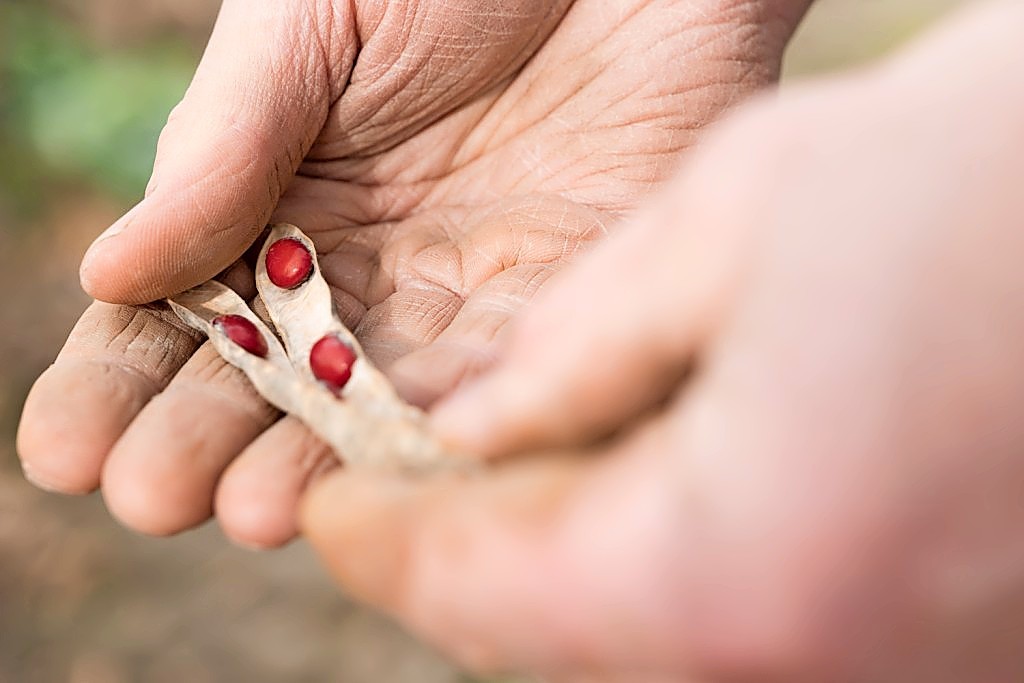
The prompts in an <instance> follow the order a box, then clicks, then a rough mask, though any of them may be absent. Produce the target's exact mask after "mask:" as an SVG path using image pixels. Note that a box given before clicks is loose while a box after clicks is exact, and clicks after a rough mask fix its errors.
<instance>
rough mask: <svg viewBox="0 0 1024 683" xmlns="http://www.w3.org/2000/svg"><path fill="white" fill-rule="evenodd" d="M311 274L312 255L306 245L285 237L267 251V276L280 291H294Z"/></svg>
mask: <svg viewBox="0 0 1024 683" xmlns="http://www.w3.org/2000/svg"><path fill="white" fill-rule="evenodd" d="M312 274H313V255H312V254H310V253H309V249H306V245H305V244H303V243H302V242H300V241H299V240H297V239H294V238H292V237H286V238H284V239H281V240H278V241H276V242H274V243H273V244H271V245H270V248H269V249H267V276H268V277H269V278H270V281H271V282H273V283H274V284H275V285H277V286H278V287H280V288H281V289H295V288H296V287H298V286H299V285H301V284H302V283H303V282H305V281H306V280H308V279H309V276H310V275H312Z"/></svg>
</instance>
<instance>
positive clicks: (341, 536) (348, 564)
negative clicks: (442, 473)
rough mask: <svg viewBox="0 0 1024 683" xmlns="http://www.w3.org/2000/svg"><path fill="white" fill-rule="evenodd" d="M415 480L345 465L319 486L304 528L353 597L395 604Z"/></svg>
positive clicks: (309, 499)
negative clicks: (351, 468)
mask: <svg viewBox="0 0 1024 683" xmlns="http://www.w3.org/2000/svg"><path fill="white" fill-rule="evenodd" d="M413 491H414V485H413V484H412V483H410V482H408V481H405V480H401V479H398V478H396V477H389V476H383V475H375V474H368V473H366V474H363V473H360V474H353V473H352V472H350V471H345V470H340V471H338V472H337V473H335V474H332V475H330V476H328V477H325V478H324V480H323V481H321V482H320V483H318V484H316V485H315V486H313V488H312V489H311V490H310V491H309V493H308V494H307V495H306V498H305V500H304V501H303V503H302V507H301V515H300V518H301V528H302V530H303V533H304V534H305V535H306V537H307V538H308V539H309V541H310V543H311V544H312V545H313V547H314V548H315V549H316V551H317V552H318V553H319V554H320V555H321V557H322V558H323V560H324V562H325V564H326V565H327V566H328V568H329V569H330V571H331V573H332V574H333V575H334V576H335V577H336V578H337V580H338V581H339V582H340V583H341V584H342V586H343V587H344V588H345V589H346V591H347V592H348V594H349V595H351V596H352V597H354V598H356V599H359V600H362V601H365V602H369V603H372V604H375V605H378V606H380V607H382V608H385V609H388V608H393V607H394V606H395V605H396V604H397V601H399V600H401V595H400V591H399V590H398V589H399V587H400V586H401V585H402V577H403V576H404V575H405V572H406V570H407V566H406V565H407V563H406V562H405V559H404V558H405V556H406V552H407V550H406V549H407V544H408V542H409V538H408V535H409V534H408V529H407V526H408V524H407V514H408V509H409V501H410V498H411V496H412V492H413Z"/></svg>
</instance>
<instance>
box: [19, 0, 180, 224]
mask: <svg viewBox="0 0 1024 683" xmlns="http://www.w3.org/2000/svg"><path fill="white" fill-rule="evenodd" d="M194 59H195V57H194V55H192V54H191V52H189V51H188V49H187V48H185V47H184V46H183V45H181V44H179V43H174V42H169V41H160V42H157V43H156V44H152V45H149V46H147V47H146V49H145V50H144V51H140V50H113V51H112V50H109V49H108V50H101V49H99V48H97V47H96V46H93V45H90V44H89V43H88V41H86V40H85V39H84V38H83V37H82V35H81V34H80V33H79V32H76V31H75V29H74V28H73V27H72V26H70V25H69V24H67V23H66V22H65V21H62V20H61V19H60V18H59V17H58V16H57V15H56V14H55V13H53V11H52V10H48V9H47V7H46V5H45V4H40V3H38V2H28V1H25V2H21V1H17V0H4V1H3V2H2V3H0V203H2V204H4V205H6V206H8V207H9V208H11V209H13V210H17V211H19V212H29V213H32V212H34V211H35V210H38V209H40V208H41V207H42V206H44V204H45V202H46V201H48V200H49V199H50V197H49V196H48V195H49V194H50V190H52V189H55V188H59V187H61V186H68V185H78V184H83V183H87V184H90V185H93V186H95V187H96V189H98V190H100V191H103V192H106V193H108V194H110V195H112V196H113V197H114V198H115V199H117V200H127V199H130V198H132V197H135V196H138V195H139V194H141V192H142V189H143V187H144V186H145V182H146V178H147V177H148V175H149V171H150V169H151V167H152V163H153V156H154V153H155V149H156V138H157V135H158V134H159V131H160V128H161V127H162V125H163V123H164V121H165V120H166V118H167V114H168V112H169V111H170V109H171V107H172V106H173V105H174V103H175V102H176V101H177V100H178V99H179V98H180V97H181V95H182V93H183V92H184V90H185V87H186V86H187V85H188V79H189V76H190V74H191V73H192V70H193V68H194Z"/></svg>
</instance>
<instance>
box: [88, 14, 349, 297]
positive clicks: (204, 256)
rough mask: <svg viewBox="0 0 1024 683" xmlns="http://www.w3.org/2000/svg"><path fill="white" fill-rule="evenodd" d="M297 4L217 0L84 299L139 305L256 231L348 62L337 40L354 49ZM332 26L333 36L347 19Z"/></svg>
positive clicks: (91, 256) (243, 244)
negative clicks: (146, 175)
mask: <svg viewBox="0 0 1024 683" xmlns="http://www.w3.org/2000/svg"><path fill="white" fill-rule="evenodd" d="M340 4H342V5H345V4H346V3H340ZM298 6H299V4H297V3H277V2H270V1H265V0H260V1H258V2H251V1H250V0H225V2H224V4H223V6H222V8H221V13H220V16H219V17H218V19H217V24H216V26H215V28H214V31H213V35H212V36H211V38H210V42H209V45H208V46H207V49H206V53H205V55H204V56H203V59H202V62H201V63H200V65H199V68H198V70H197V72H196V75H195V78H194V79H193V81H192V84H191V85H190V86H189V89H188V92H187V93H186V95H185V98H184V100H183V101H182V102H181V103H180V104H179V105H178V106H177V107H176V108H175V110H174V112H173V113H172V115H171V117H170V120H169V121H168V124H167V126H166V127H165V129H164V131H163V132H162V134H161V136H160V143H159V145H158V149H157V161H156V165H155V168H154V172H153V177H152V179H151V180H150V183H149V187H148V189H147V191H146V197H145V199H143V201H142V202H141V203H140V204H139V205H137V206H136V207H135V208H134V209H132V210H131V211H129V212H128V213H127V214H126V215H125V216H123V217H122V218H121V219H120V220H118V221H117V222H116V223H115V224H114V225H113V226H111V227H110V228H108V229H107V230H106V232H104V233H103V234H102V235H101V236H100V237H99V238H98V239H97V240H96V241H95V242H94V243H93V245H92V246H91V247H90V249H89V251H88V252H87V253H86V255H85V258H84V260H83V262H82V268H81V280H82V286H83V288H84V289H85V290H86V291H87V292H88V293H89V294H90V295H92V296H93V297H95V298H97V299H100V300H103V301H108V302H113V303H144V302H147V301H152V300H155V299H158V298H161V297H164V296H168V295H171V294H175V293H177V292H180V291H183V290H185V289H188V288H189V287H192V286H194V285H197V284H199V283H200V282H203V281H205V280H208V279H210V278H211V277H213V276H215V275H216V274H217V273H219V272H220V271H221V270H223V269H224V268H225V267H227V266H228V265H230V264H231V263H232V262H233V261H234V260H236V259H237V258H239V257H240V256H241V255H242V254H243V253H244V252H245V250H246V249H247V248H248V247H249V246H250V245H251V244H252V242H253V240H255V238H256V237H257V236H258V235H259V234H260V232H261V231H262V230H263V228H264V226H265V224H266V222H267V220H268V219H269V217H270V214H271V212H272V211H273V210H274V207H275V206H276V204H277V201H278V199H279V197H280V195H281V193H282V192H283V190H284V188H285V187H286V186H287V184H288V183H289V181H290V180H291V178H292V177H293V175H294V173H295V171H296V169H297V167H298V164H299V163H300V162H301V160H302V158H303V157H304V156H305V154H306V153H307V152H308V150H309V147H310V146H311V144H312V142H313V141H314V140H315V139H316V136H317V134H318V133H319V130H320V129H321V127H322V126H323V123H324V120H325V118H326V116H327V111H328V109H329V106H330V102H331V98H332V93H331V90H332V85H335V84H338V83H339V82H341V81H342V80H343V79H342V78H341V77H339V76H338V75H337V74H333V69H334V66H332V65H338V64H346V66H347V65H349V64H350V63H351V59H352V54H351V52H346V49H347V48H346V46H348V47H349V48H351V47H352V46H354V45H355V44H356V42H355V40H346V39H345V38H346V36H344V35H343V36H341V39H333V40H326V39H324V37H323V36H319V35H318V34H317V31H320V30H321V29H320V26H319V25H318V23H317V21H316V20H315V18H312V17H309V16H306V15H304V14H302V13H301V12H299V11H297V10H296V9H294V7H298ZM342 19H349V17H342ZM332 22H336V23H334V25H333V30H334V32H335V33H337V32H338V31H339V30H342V31H343V30H344V29H343V28H339V27H343V26H345V25H348V26H352V25H353V23H352V22H351V21H347V22H346V21H342V20H338V19H337V18H332ZM352 30H354V29H352ZM334 38H337V36H334ZM325 45H327V46H332V45H338V46H339V47H338V48H337V49H338V50H339V52H341V53H342V54H340V55H331V54H329V53H328V52H327V50H325V49H324V47H323V46H325ZM345 57H348V62H347V63H346V62H345V60H344V58H345ZM332 74H333V76H332ZM332 81H333V83H332Z"/></svg>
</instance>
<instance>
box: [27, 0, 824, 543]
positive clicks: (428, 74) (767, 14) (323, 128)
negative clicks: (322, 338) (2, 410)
mask: <svg viewBox="0 0 1024 683" xmlns="http://www.w3.org/2000/svg"><path fill="white" fill-rule="evenodd" d="M803 4H804V3H792V2H780V1H775V0H765V1H760V2H749V1H739V0H685V1H684V0H679V1H670V0H664V1H661V2H654V1H647V0H645V1H640V0H636V1H630V2H621V1H619V0H580V1H577V2H574V3H570V2H569V1H568V0H562V1H560V2H541V1H540V0H516V1H515V2H500V3H499V2H493V3H481V2H477V1H473V2H469V1H468V0H467V1H461V0H459V1H456V0H448V1H441V0H432V1H426V0H424V1H422V2H388V3H370V2H366V3H363V2H354V3H353V2H348V1H346V2H341V1H338V2H327V1H325V0H320V1H317V2H299V1H298V0H292V1H290V2H271V1H270V0H263V1H260V2H252V1H251V0H227V1H226V2H225V3H224V4H223V8H222V12H221V16H220V17H219V19H218V22H217V26H216V28H215V30H214V33H213V36H212V38H211V41H210V45H209V48H208V50H207V52H206V55H205V56H204V58H203V61H202V63H201V65H200V67H199V69H198V72H197V74H196V78H195V80H194V82H193V84H192V85H191V87H190V88H189V91H188V93H187V95H186V97H185V100H184V101H183V103H182V104H181V105H180V106H179V107H178V108H176V110H175V111H174V113H173V114H172V116H171V118H170V120H169V123H168V125H167V128H166V130H165V131H164V133H163V135H162V136H161V140H160V145H159V150H158V158H157V163H156V168H155V171H154V175H153V179H152V181H151V183H150V185H149V188H148V190H147V194H146V198H145V200H144V201H143V202H142V203H141V204H140V205H139V206H138V207H136V208H135V209H133V210H132V211H131V212H129V213H128V214H127V215H126V216H125V217H124V218H122V219H121V220H120V221H118V222H117V223H116V224H115V226H114V227H113V228H112V229H111V230H110V231H109V232H108V233H107V234H106V235H105V236H104V238H101V239H100V240H99V241H97V243H96V244H95V245H94V247H93V248H92V249H91V250H90V251H89V253H88V254H87V255H86V258H85V260H84V262H83V266H82V282H83V285H84V287H85V289H86V290H87V291H88V292H89V293H90V294H92V295H93V296H95V297H96V298H97V299H100V300H102V301H106V302H112V303H96V304H94V305H93V306H92V307H91V308H90V309H89V310H88V311H87V312H86V313H85V314H84V315H83V317H82V319H81V320H80V321H79V323H78V325H77V326H76V327H75V329H74V331H73V332H72V333H71V336H70V339H69V340H68V342H67V345H66V346H65V348H64V349H63V351H62V352H61V354H60V356H59V357H58V359H57V361H56V363H55V364H54V365H53V366H52V367H51V368H50V369H49V370H47V371H46V373H45V374H44V375H43V376H42V377H41V378H40V379H39V381H38V382H37V383H36V385H35V387H34V388H33V390H32V392H31V394H30V396H29V398H28V400H27V402H26V405H25V409H24V413H23V416H22V422H21V426H20V429H19V434H18V450H19V453H20V455H21V458H22V462H23V466H24V469H25V472H26V475H27V476H29V478H30V479H32V480H33V481H35V482H36V483H37V484H39V485H40V486H43V487H44V488H47V489H52V490H57V491H62V492H66V493H85V492H89V491H92V490H94V489H96V488H97V487H102V491H103V495H104V497H105V499H106V501H107V503H108V506H109V507H110V509H111V511H112V513H113V514H114V515H115V516H116V517H117V518H119V519H120V520H121V521H122V522H124V523H125V524H126V525H128V526H129V527H132V528H134V529H136V530H139V531H142V532H145V533H149V534H171V533H175V532H178V531H181V530H183V529H186V528H189V527H192V526H195V525H197V524H200V523H202V522H203V521H205V520H206V519H208V518H209V516H210V515H211V513H212V511H213V510H214V509H216V512H217V516H218V518H219V520H220V523H221V525H222V526H223V527H224V529H225V531H226V533H227V534H228V535H229V536H230V537H232V538H233V539H235V540H236V541H239V542H241V543H244V544H247V545H252V546H260V547H266V546H273V545H277V544H280V543H284V542H286V541H287V540H289V539H290V538H292V537H293V536H294V534H295V532H296V514H295V513H296V506H297V501H298V498H299V496H300V494H301V493H302V491H303V490H304V489H305V487H306V486H307V483H308V482H309V481H310V479H312V478H314V477H316V476H318V475H319V474H320V473H322V472H323V471H325V470H327V469H329V468H331V467H333V466H334V464H335V458H334V456H333V455H331V454H330V453H329V452H328V451H327V449H326V448H325V447H324V446H323V444H321V443H320V442H318V441H317V440H316V439H314V438H313V437H312V436H311V434H310V433H309V432H308V431H307V430H306V429H305V427H303V426H302V425H301V424H300V423H299V422H297V421H296V420H294V419H290V418H284V419H279V418H280V416H279V415H278V413H277V412H276V411H275V410H273V409H272V408H270V407H269V406H268V405H267V404H266V403H265V402H264V401H263V400H262V399H261V398H260V397H259V396H257V395H256V394H255V393H254V392H253V391H252V389H251V388H250V387H249V385H248V383H247V382H246V381H245V379H244V378H243V377H242V376H241V375H240V373H238V372H236V371H235V370H233V369H232V368H230V367H228V366H226V365H225V364H224V363H223V362H222V361H221V359H220V358H219V357H218V356H217V355H216V353H215V352H214V351H213V349H212V348H211V347H210V345H209V344H204V343H202V340H201V339H199V338H198V337H197V336H196V334H195V333H194V332H192V331H191V330H189V329H186V328H185V327H184V326H182V325H181V324H180V323H178V322H177V321H176V320H175V319H173V318H172V317H171V316H170V315H169V314H168V313H167V312H166V311H161V310H157V309H154V308H152V307H137V306H132V305H127V304H138V303H142V302H147V301H152V300H155V299H158V298H160V297H162V296H164V295H168V294H172V293H175V292H178V291H180V290H182V289H185V288H187V287H189V286H192V285H195V284H197V283H199V282H202V281H204V280H206V279H208V278H210V277H213V276H215V275H217V274H218V273H221V272H222V271H223V270H224V269H225V268H228V267H229V266H231V265H232V264H236V265H235V266H233V267H232V268H231V269H230V270H229V271H228V272H227V273H226V274H224V275H222V277H223V278H224V279H225V280H226V281H228V282H229V283H234V284H235V286H237V287H238V288H239V289H240V291H242V292H243V293H246V294H251V291H250V290H248V289H247V285H246V281H247V280H248V281H249V282H251V272H250V271H249V269H248V266H246V265H245V264H244V263H241V264H239V263H238V262H237V260H238V259H239V257H240V256H242V255H243V253H244V252H245V251H246V249H247V248H248V247H249V246H250V245H251V244H252V243H253V241H254V240H255V239H256V238H257V237H258V236H259V234H260V231H261V230H262V229H263V226H264V225H265V224H266V223H267V222H268V221H270V220H275V221H287V222H292V223H295V224H297V225H299V226H301V227H302V229H303V230H304V231H305V232H306V233H307V234H309V235H311V237H312V238H313V239H314V241H315V242H316V245H317V249H318V251H319V252H320V262H321V266H322V268H323V272H324V275H325V277H326V278H327V280H328V282H329V283H330V284H331V286H332V289H333V293H334V298H335V302H336V304H337V306H338V309H339V311H340V314H341V316H342V317H343V319H344V320H345V322H346V323H347V324H348V325H349V326H351V327H352V328H353V329H354V330H355V331H356V333H357V334H358V336H359V337H360V338H361V340H362V342H363V344H364V348H365V349H366V351H367V353H368V354H369V356H370V357H371V358H372V359H373V360H374V361H375V362H376V363H377V364H379V365H380V366H381V367H382V368H384V369H385V370H386V372H387V373H388V374H389V376H390V377H391V378H392V379H393V380H394V381H395V383H396V384H397V386H398V388H399V390H400V391H401V392H402V393H403V395H404V396H405V397H406V398H408V399H410V400H412V401H414V402H416V403H419V404H423V405H427V404H430V403H431V402H433V401H434V400H435V399H436V398H437V397H439V396H442V395H444V394H445V393H446V392H448V391H449V390H450V389H451V388H452V387H454V386H455V385H456V384H457V383H458V382H460V381H461V380H462V379H463V378H464V377H467V376H470V375H472V374H473V373H475V372H477V371H478V369H479V368H481V367H484V366H486V365H487V364H488V363H489V362H490V361H491V359H492V358H493V353H492V349H493V345H494V340H495V337H496V335H497V333H498V331H499V330H500V329H501V328H502V326H503V325H504V324H505V323H506V321H507V320H509V319H510V318H511V317H513V316H515V315H516V313H517V311H518V310H519V309H520V308H521V307H522V306H523V304H524V303H525V302H527V301H528V300H529V299H530V298H531V297H532V296H533V294H534V292H535V291H537V289H539V288H540V286H541V285H542V284H543V283H544V281H545V280H546V279H547V278H548V277H549V276H550V274H551V273H553V272H555V271H556V270H557V269H558V268H559V267H560V266H561V265H562V264H563V263H564V262H566V261H567V260H569V259H571V258H572V257H573V255H574V254H575V253H576V252H577V251H578V250H579V249H581V248H582V247H584V246H585V245H586V244H587V243H589V242H591V241H593V240H595V239H597V238H599V237H601V236H603V235H604V233H605V231H606V229H607V228H608V226H610V225H612V224H613V223H614V221H615V219H616V218H617V217H619V216H621V215H622V214H624V213H628V212H629V211H631V210H632V209H633V208H634V207H635V206H636V204H637V203H638V201H639V200H640V199H641V198H642V197H643V196H644V195H645V194H647V193H648V191H649V190H650V188H652V187H654V186H655V185H656V184H657V183H659V181H661V180H662V179H664V178H665V177H666V176H667V175H669V174H670V169H672V168H673V167H674V166H675V164H676V163H677V161H678V159H679V158H680V157H681V156H682V155H683V153H684V152H685V150H686V149H687V148H688V147H690V146H691V145H692V144H693V143H694V141H695V140H696V137H697V135H698V133H699V131H700V130H701V129H702V128H703V127H704V126H705V125H707V124H708V123H710V122H711V121H713V120H714V119H715V118H716V117H717V116H718V115H719V113H720V112H721V111H722V110H723V109H725V108H726V107H728V106H730V105H732V104H735V103H737V102H739V101H741V100H742V99H744V97H745V96H746V95H748V94H749V93H751V92H752V91H754V90H757V89H758V88H761V87H763V86H765V85H767V84H770V83H771V82H772V81H773V80H774V79H775V77H776V75H777V72H778V66H779V61H780V56H781V53H782V49H783V46H784V44H785V42H786V40H787V39H788V37H789V35H790V33H791V31H792V29H793V27H794V26H795V23H796V21H797V20H798V18H799V15H800V13H801V11H802V9H803V7H802V5H803ZM249 287H250V288H251V285H249Z"/></svg>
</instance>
